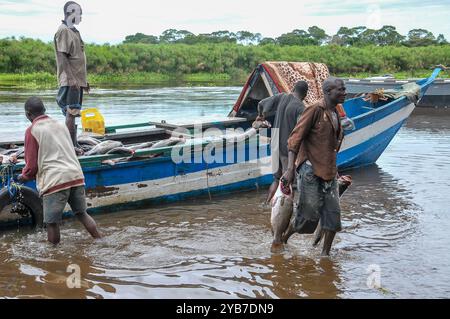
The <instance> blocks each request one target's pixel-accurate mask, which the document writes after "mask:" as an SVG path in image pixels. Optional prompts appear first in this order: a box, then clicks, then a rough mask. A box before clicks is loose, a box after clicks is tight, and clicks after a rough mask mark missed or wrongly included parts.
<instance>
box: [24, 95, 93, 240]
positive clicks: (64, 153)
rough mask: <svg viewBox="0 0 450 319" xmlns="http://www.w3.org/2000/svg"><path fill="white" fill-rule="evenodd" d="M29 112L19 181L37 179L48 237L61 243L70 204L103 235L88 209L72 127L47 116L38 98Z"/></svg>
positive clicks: (30, 104)
mask: <svg viewBox="0 0 450 319" xmlns="http://www.w3.org/2000/svg"><path fill="white" fill-rule="evenodd" d="M25 114H26V117H27V118H28V120H29V121H30V122H31V123H32V124H31V126H30V127H29V128H28V129H27V130H26V132H25V162H26V165H25V167H24V169H23V170H22V174H21V175H19V177H18V180H19V182H26V181H31V180H34V179H36V186H37V189H38V191H39V194H40V195H41V196H42V198H43V205H44V223H46V224H47V234H48V240H49V241H50V242H51V243H53V244H58V243H59V241H60V231H59V224H60V222H61V219H62V215H63V212H64V208H65V206H66V204H67V203H68V204H69V205H70V207H71V209H72V212H73V213H74V214H75V215H76V216H77V217H78V219H79V221H80V222H81V223H82V224H83V225H84V226H85V227H86V229H87V231H88V232H89V233H90V234H91V235H92V237H94V238H100V237H101V236H100V234H99V232H98V230H97V225H96V223H95V221H94V220H93V219H92V217H90V216H89V215H88V214H87V212H86V209H87V206H86V196H85V190H84V175H83V171H82V170H81V166H80V163H79V161H78V158H77V156H76V154H75V150H74V148H73V144H72V139H71V137H70V134H69V130H68V129H67V127H66V126H65V125H63V124H61V123H59V122H58V121H56V120H54V119H52V118H50V117H49V116H47V115H45V107H44V104H43V103H42V100H41V99H39V98H37V97H31V98H29V99H28V100H27V101H26V103H25Z"/></svg>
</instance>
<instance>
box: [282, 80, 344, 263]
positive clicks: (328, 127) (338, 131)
mask: <svg viewBox="0 0 450 319" xmlns="http://www.w3.org/2000/svg"><path fill="white" fill-rule="evenodd" d="M323 93H324V98H323V99H321V100H319V101H318V102H316V103H314V104H313V105H311V106H309V107H308V108H307V109H306V110H305V112H304V113H303V115H302V117H301V118H300V120H299V122H298V123H297V125H296V127H295V128H294V130H293V131H292V134H291V136H290V138H289V141H288V148H289V159H288V168H287V171H286V173H285V174H284V175H283V177H282V182H284V181H285V182H286V183H287V184H291V183H292V182H293V181H294V177H295V171H296V170H297V171H298V173H299V174H298V182H297V187H298V189H299V192H300V197H299V200H298V205H297V209H296V215H295V219H294V221H293V223H291V224H290V225H289V228H288V230H287V231H286V233H285V235H284V236H283V241H284V242H285V243H286V242H287V240H288V239H289V237H290V236H291V235H292V234H293V233H295V232H297V233H300V234H312V233H313V232H314V231H315V229H316V227H317V225H318V222H319V219H320V223H321V228H322V230H323V232H324V235H325V236H324V244H323V250H322V256H329V254H330V249H331V245H332V243H333V239H334V237H335V235H336V232H338V231H340V230H341V209H340V203H339V192H338V184H337V178H336V177H337V166H336V157H337V154H338V152H339V149H340V147H341V144H342V140H343V129H342V125H341V123H340V121H339V114H338V112H337V111H336V106H337V105H338V104H339V103H344V101H345V97H346V92H345V85H344V81H342V80H341V79H337V78H333V77H330V78H328V79H327V80H325V81H324V83H323Z"/></svg>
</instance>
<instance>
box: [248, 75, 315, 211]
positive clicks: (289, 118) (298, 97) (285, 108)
mask: <svg viewBox="0 0 450 319" xmlns="http://www.w3.org/2000/svg"><path fill="white" fill-rule="evenodd" d="M307 94H308V83H306V82H305V81H299V82H297V83H296V84H295V85H294V89H293V90H292V93H290V94H287V93H281V94H277V95H274V96H272V97H269V98H267V99H264V100H262V101H261V102H259V104H258V118H257V119H256V120H257V121H261V120H264V118H266V117H268V116H269V115H272V114H273V113H275V120H274V123H273V128H274V130H272V146H271V148H272V167H273V168H274V169H273V172H274V175H273V178H274V181H273V183H272V185H271V186H270V188H269V194H268V196H267V200H266V203H269V202H270V200H271V199H272V197H273V195H274V194H275V192H276V190H277V188H278V184H279V181H280V178H281V176H283V174H284V172H285V171H286V169H287V164H288V145H287V141H288V138H289V135H290V134H291V132H292V130H293V129H294V127H295V125H296V124H297V121H298V119H299V118H300V115H301V114H302V113H303V110H304V109H305V105H304V104H303V100H304V99H305V97H306V95H307ZM277 137H278V144H277V142H276V140H277ZM274 141H275V144H274V143H273V142H274Z"/></svg>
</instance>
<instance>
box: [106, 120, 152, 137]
mask: <svg viewBox="0 0 450 319" xmlns="http://www.w3.org/2000/svg"><path fill="white" fill-rule="evenodd" d="M152 125H153V124H151V123H149V122H145V123H134V124H125V125H115V126H108V127H106V128H105V132H106V133H107V134H108V133H116V131H117V130H123V129H129V128H138V127H146V126H152Z"/></svg>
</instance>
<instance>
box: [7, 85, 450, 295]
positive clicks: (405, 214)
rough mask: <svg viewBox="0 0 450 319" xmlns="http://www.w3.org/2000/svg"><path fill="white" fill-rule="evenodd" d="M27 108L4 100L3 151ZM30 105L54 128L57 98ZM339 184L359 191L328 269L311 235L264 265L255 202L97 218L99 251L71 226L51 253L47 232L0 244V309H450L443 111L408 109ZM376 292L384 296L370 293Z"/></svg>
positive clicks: (191, 103)
mask: <svg viewBox="0 0 450 319" xmlns="http://www.w3.org/2000/svg"><path fill="white" fill-rule="evenodd" d="M239 92H240V88H239V87H195V88H151V89H133V90H96V91H94V92H93V93H92V94H91V95H90V96H87V97H86V99H85V105H86V106H93V107H98V108H100V110H101V111H102V113H103V114H104V115H105V118H106V122H107V124H108V125H113V124H123V123H132V122H144V121H147V120H162V119H165V120H172V119H180V118H182V119H183V120H186V119H198V117H205V118H218V117H223V116H226V115H227V114H228V112H229V111H230V110H231V107H232V105H233V103H234V101H235V100H236V98H237V96H238V94H239ZM31 94H36V93H33V92H23V91H22V92H17V91H16V92H11V91H5V90H4V91H0V112H1V117H0V140H7V139H22V138H23V131H24V130H25V127H26V126H27V125H28V124H27V122H26V120H25V118H24V116H23V103H24V100H25V99H26V97H28V96H29V95H31ZM39 95H41V96H42V98H43V99H44V101H45V102H46V105H47V109H48V113H49V114H50V115H52V116H55V117H58V118H60V119H61V120H63V118H62V116H61V115H60V113H59V110H58V109H57V106H56V104H55V103H54V97H53V96H54V91H45V92H41V93H40V94H39ZM348 174H350V175H352V176H353V180H354V184H353V185H352V187H351V188H350V189H349V190H348V192H347V193H346V194H345V195H344V197H343V199H342V202H341V205H342V211H343V213H342V221H343V231H342V232H341V233H339V234H338V235H337V237H336V241H335V245H334V247H333V250H332V256H331V258H330V259H321V258H319V255H320V248H312V247H311V241H312V237H311V236H309V235H294V236H293V238H292V239H291V240H290V242H289V244H288V246H287V249H286V251H285V252H284V253H283V254H271V253H270V244H271V239H272V237H271V232H270V220H269V219H270V210H269V209H268V208H266V207H264V206H263V205H262V204H261V203H262V202H263V200H264V198H265V196H266V190H264V189H263V190H259V191H252V192H245V193H241V194H239V195H232V196H226V197H220V196H213V198H212V200H210V199H209V198H198V199H195V200H191V201H187V202H183V203H178V204H172V205H164V206H160V207H151V208H147V209H143V210H139V211H124V212H118V213H113V214H108V215H96V216H94V218H95V219H96V221H97V222H98V224H99V227H100V229H101V231H102V232H103V233H104V234H105V237H104V238H103V239H102V240H100V241H94V240H92V239H90V238H89V237H88V235H87V233H86V232H85V231H84V230H83V229H82V227H80V225H79V224H78V223H77V222H76V221H75V220H67V221H65V222H64V225H63V226H62V244H61V245H59V246H58V247H56V248H54V247H51V246H49V245H48V244H46V234H45V233H44V232H35V231H31V230H27V229H21V230H11V231H8V232H3V233H0V297H45V298H47V297H50V298H73V297H75V298H95V297H103V298H246V297H250V298H303V297H309V298H353V297H361V298H433V297H438V298H448V297H450V281H449V280H448V278H450V266H449V261H450V249H449V247H450V235H449V229H450V216H449V213H450V205H449V199H448V197H449V194H450V110H432V109H416V110H415V111H414V113H413V114H412V116H411V117H410V119H409V121H408V123H407V124H406V125H405V126H404V127H403V128H402V129H401V130H400V132H399V133H398V135H397V136H396V137H395V139H394V140H393V141H392V143H391V144H390V146H389V147H388V148H387V150H386V151H385V152H384V153H383V155H382V156H381V158H380V159H379V160H378V162H377V164H376V165H373V166H370V167H366V168H363V169H358V170H354V171H349V172H348ZM69 265H78V266H79V267H80V271H81V277H82V282H81V288H79V289H69V288H68V287H67V285H66V278H67V276H68V275H69V273H68V272H67V267H68V266H69ZM374 278H375V279H377V278H379V279H380V284H381V286H380V287H378V288H377V287H373V285H372V288H370V287H369V286H368V285H367V283H368V281H369V282H370V281H371V279H374ZM374 282H377V280H375V281H374ZM375 286H376V285H375Z"/></svg>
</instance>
